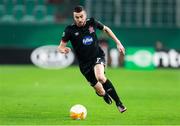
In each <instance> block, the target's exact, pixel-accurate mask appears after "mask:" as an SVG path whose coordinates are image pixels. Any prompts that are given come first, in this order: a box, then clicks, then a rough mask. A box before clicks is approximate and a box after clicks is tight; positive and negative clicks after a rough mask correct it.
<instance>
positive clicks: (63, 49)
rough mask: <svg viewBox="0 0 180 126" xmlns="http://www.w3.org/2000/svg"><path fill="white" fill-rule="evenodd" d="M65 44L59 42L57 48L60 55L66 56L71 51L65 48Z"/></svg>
mask: <svg viewBox="0 0 180 126" xmlns="http://www.w3.org/2000/svg"><path fill="white" fill-rule="evenodd" d="M66 45H67V42H64V41H63V40H61V42H60V44H59V46H58V50H59V52H60V53H64V54H67V53H69V52H70V51H71V49H70V48H69V47H66Z"/></svg>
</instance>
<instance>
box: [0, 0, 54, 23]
mask: <svg viewBox="0 0 180 126" xmlns="http://www.w3.org/2000/svg"><path fill="white" fill-rule="evenodd" d="M55 7H56V6H54V5H52V4H49V3H48V2H47V0H0V23H43V22H45V23H48V22H49V23H52V22H55V18H54V17H55V16H54V14H55V10H56V9H55Z"/></svg>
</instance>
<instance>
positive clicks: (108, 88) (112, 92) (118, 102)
mask: <svg viewBox="0 0 180 126" xmlns="http://www.w3.org/2000/svg"><path fill="white" fill-rule="evenodd" d="M102 85H103V88H104V90H105V91H106V92H107V93H108V94H109V95H110V96H111V98H112V99H113V100H114V101H115V102H116V105H117V106H121V105H122V102H121V100H120V99H119V97H118V94H117V93H116V90H115V88H114V86H113V85H112V83H111V81H110V80H108V79H107V80H106V82H105V83H104V84H102Z"/></svg>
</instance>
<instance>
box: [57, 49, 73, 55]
mask: <svg viewBox="0 0 180 126" xmlns="http://www.w3.org/2000/svg"><path fill="white" fill-rule="evenodd" d="M58 49H59V52H61V53H64V54H67V53H69V52H70V51H71V49H70V48H69V47H64V48H61V47H58Z"/></svg>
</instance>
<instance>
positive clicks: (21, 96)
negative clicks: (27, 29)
mask: <svg viewBox="0 0 180 126" xmlns="http://www.w3.org/2000/svg"><path fill="white" fill-rule="evenodd" d="M106 75H107V77H108V78H109V79H110V80H111V81H112V82H113V83H114V86H115V87H116V89H117V92H118V94H119V95H120V96H121V98H122V100H123V102H124V104H125V105H126V106H127V108H128V110H127V112H125V113H123V114H121V113H119V112H118V110H117V108H116V106H115V104H114V103H113V104H112V105H107V104H106V103H105V102H104V101H103V99H102V98H100V97H98V96H97V95H96V94H95V92H94V90H93V89H92V88H91V87H90V86H89V85H88V83H87V82H86V80H85V79H84V77H83V76H82V75H81V74H80V72H79V69H78V67H75V66H74V67H68V68H66V69H61V70H44V69H40V68H37V67H34V66H21V65H19V66H2V65H1V66H0V124H1V125H8V124H12V125H21V124H23V125H25V124H31V125H41V124H43V125H54V124H59V125H173V124H180V70H175V69H157V70H154V71H153V70H152V71H141V70H136V71H132V70H126V69H122V68H116V69H112V68H107V69H106ZM77 103H78V104H82V105H84V106H86V108H87V110H88V115H87V118H86V119H85V120H71V119H70V118H69V110H70V107H71V106H72V105H74V104H77Z"/></svg>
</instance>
